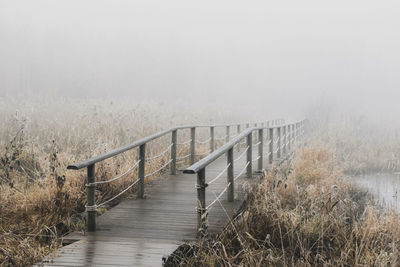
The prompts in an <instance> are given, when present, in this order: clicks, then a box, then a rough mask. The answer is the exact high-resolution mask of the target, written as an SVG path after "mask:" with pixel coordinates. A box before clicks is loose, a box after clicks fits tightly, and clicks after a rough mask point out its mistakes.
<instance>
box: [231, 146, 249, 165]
mask: <svg viewBox="0 0 400 267" xmlns="http://www.w3.org/2000/svg"><path fill="white" fill-rule="evenodd" d="M249 148H250V146H247V148H246V149H245V150H244V151H243V153H242V154H240V156H239V157H237V159H235V160H233V161H234V162H236V161H238V160H239V159H241V158H242V157H243V156H244V154H246V152H247V150H249Z"/></svg>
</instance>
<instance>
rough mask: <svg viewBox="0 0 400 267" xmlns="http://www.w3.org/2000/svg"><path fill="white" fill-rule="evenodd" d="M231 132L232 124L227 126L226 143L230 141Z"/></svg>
mask: <svg viewBox="0 0 400 267" xmlns="http://www.w3.org/2000/svg"><path fill="white" fill-rule="evenodd" d="M229 133H230V126H226V143H229V139H230V136H229Z"/></svg>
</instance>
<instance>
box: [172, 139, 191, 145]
mask: <svg viewBox="0 0 400 267" xmlns="http://www.w3.org/2000/svg"><path fill="white" fill-rule="evenodd" d="M190 142H192V139H190V140H188V141H186V142H183V143H176V144H177V145H187V144H190Z"/></svg>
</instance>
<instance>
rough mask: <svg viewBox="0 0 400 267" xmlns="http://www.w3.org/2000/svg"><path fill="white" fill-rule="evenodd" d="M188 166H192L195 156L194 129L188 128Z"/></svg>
mask: <svg viewBox="0 0 400 267" xmlns="http://www.w3.org/2000/svg"><path fill="white" fill-rule="evenodd" d="M190 139H191V141H190V165H192V164H194V162H195V160H196V159H195V156H196V154H195V153H196V128H195V127H193V128H190Z"/></svg>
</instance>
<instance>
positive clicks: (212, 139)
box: [210, 126, 215, 152]
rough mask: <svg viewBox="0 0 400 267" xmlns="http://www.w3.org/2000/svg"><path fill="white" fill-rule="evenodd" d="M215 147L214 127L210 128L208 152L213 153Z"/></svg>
mask: <svg viewBox="0 0 400 267" xmlns="http://www.w3.org/2000/svg"><path fill="white" fill-rule="evenodd" d="M214 147H215V135H214V126H211V127H210V150H211V152H214Z"/></svg>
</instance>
